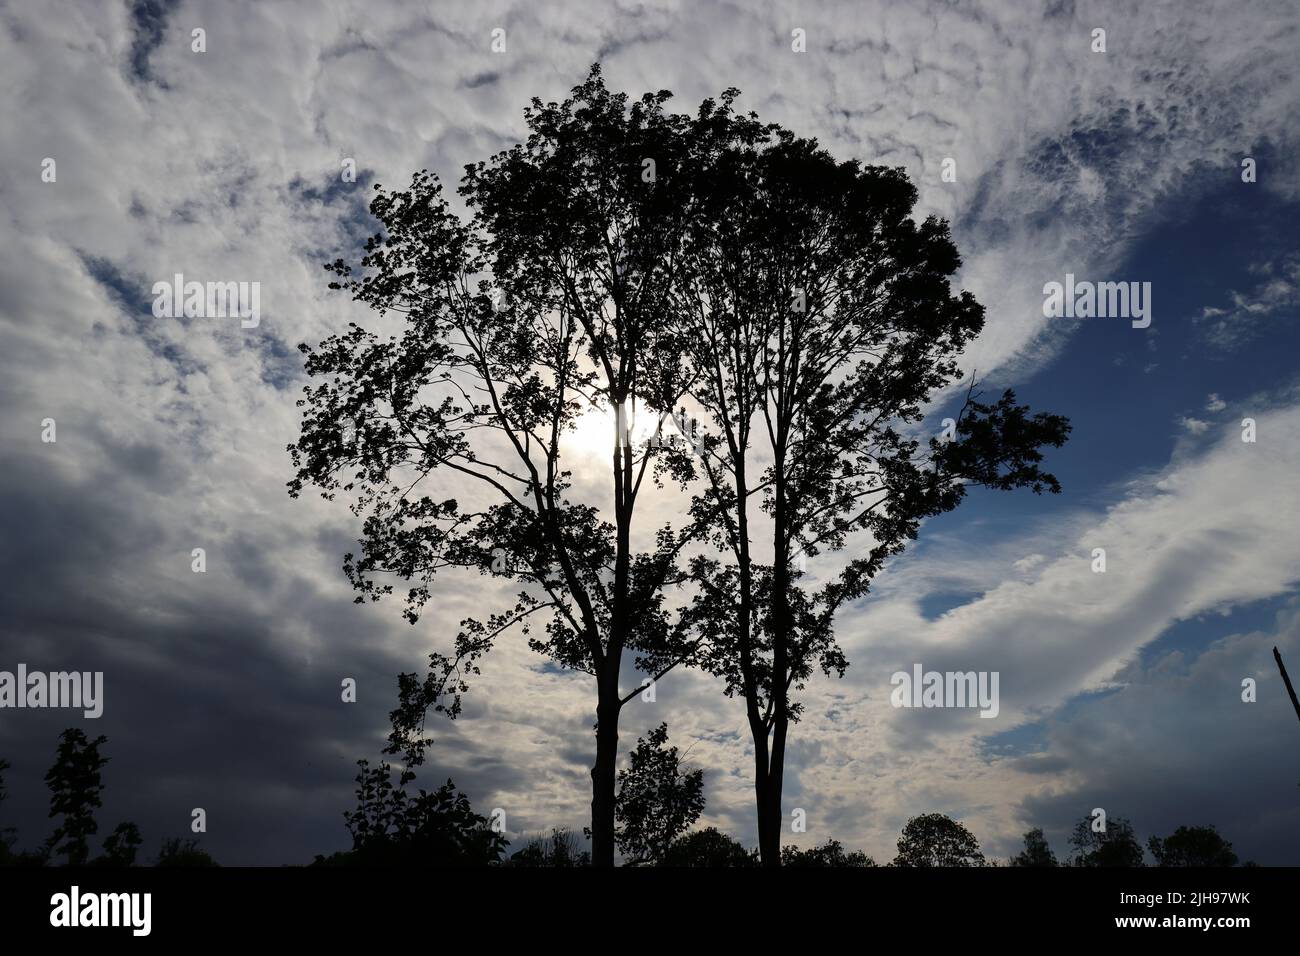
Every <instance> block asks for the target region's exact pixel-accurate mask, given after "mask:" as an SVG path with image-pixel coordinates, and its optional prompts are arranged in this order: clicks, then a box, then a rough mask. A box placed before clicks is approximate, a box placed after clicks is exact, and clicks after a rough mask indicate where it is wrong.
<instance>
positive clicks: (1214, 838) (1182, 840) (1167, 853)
mask: <svg viewBox="0 0 1300 956" xmlns="http://www.w3.org/2000/svg"><path fill="white" fill-rule="evenodd" d="M1147 847H1148V848H1149V849H1150V850H1151V855H1152V856H1153V857H1155V861H1156V866H1236V865H1237V854H1236V853H1234V852H1233V851H1232V844H1231V843H1229V842H1228V841H1227V840H1225V839H1224V838H1223V837H1221V836H1220V835H1219V831H1218V830H1216V829H1215V828H1214V827H1213V826H1204V827H1188V826H1181V827H1179V828H1178V829H1177V830H1175V831H1174V832H1173V833H1171V834H1170V835H1169V836H1167V837H1164V838H1161V837H1152V838H1151V839H1150V840H1148V841H1147Z"/></svg>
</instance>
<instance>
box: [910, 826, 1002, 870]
mask: <svg viewBox="0 0 1300 956" xmlns="http://www.w3.org/2000/svg"><path fill="white" fill-rule="evenodd" d="M984 865H986V864H985V860H984V854H983V852H981V850H980V845H979V841H978V840H976V839H975V836H974V834H972V833H971V832H970V831H969V830H967V829H966V828H965V827H964V826H962V825H961V824H960V823H958V822H957V821H956V820H954V819H952V818H951V817H949V816H946V815H945V814H942V813H923V814H921V815H920V816H918V817H912V819H910V820H908V821H907V826H905V827H903V835H902V836H900V837H899V838H898V856H896V857H894V866H914V867H932V866H984Z"/></svg>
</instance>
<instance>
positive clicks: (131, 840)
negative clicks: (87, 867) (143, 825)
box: [91, 822, 144, 866]
mask: <svg viewBox="0 0 1300 956" xmlns="http://www.w3.org/2000/svg"><path fill="white" fill-rule="evenodd" d="M143 844H144V838H143V837H142V836H140V828H139V827H137V826H136V825H135V824H134V823H129V822H128V823H119V824H118V825H117V827H116V829H114V830H113V832H112V833H110V834H109V835H108V836H107V837H105V838H104V854H103V856H100V857H98V858H96V859H94V860H92V861H91V863H92V865H94V866H135V857H136V853H137V852H139V849H140V847H141V846H142V845H143Z"/></svg>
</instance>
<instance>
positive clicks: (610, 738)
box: [591, 672, 620, 866]
mask: <svg viewBox="0 0 1300 956" xmlns="http://www.w3.org/2000/svg"><path fill="white" fill-rule="evenodd" d="M606 682H607V681H606V679H605V678H604V677H602V678H600V683H601V685H602V686H601V687H600V704H599V705H598V706H597V707H596V763H595V765H594V766H593V767H592V768H591V865H592V866H613V865H614V777H615V767H616V766H617V764H618V712H619V709H620V705H619V697H618V674H617V672H615V675H614V689H613V692H612V693H610V692H609V691H608V689H607V688H606V687H605V686H603V685H604V684H605V683H606Z"/></svg>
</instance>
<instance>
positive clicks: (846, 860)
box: [781, 840, 876, 867]
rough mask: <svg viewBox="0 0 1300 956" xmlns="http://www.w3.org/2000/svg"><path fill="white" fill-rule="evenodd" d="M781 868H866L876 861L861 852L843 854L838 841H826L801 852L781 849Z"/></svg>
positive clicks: (792, 849) (793, 849) (797, 849)
mask: <svg viewBox="0 0 1300 956" xmlns="http://www.w3.org/2000/svg"><path fill="white" fill-rule="evenodd" d="M781 865H782V866H795V867H804V866H813V867H867V866H875V865H876V861H875V860H873V859H872V858H871V857H869V856H867V855H866V854H865V853H863V852H862V851H861V850H853V851H851V852H847V853H846V852H845V850H844V847H843V846H841V845H840V841H839V840H827V841H826V842H825V843H822V844H820V845H818V846H814V847H809V848H808V849H806V850H801V849H799V848H798V847H793V846H783V847H781Z"/></svg>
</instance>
